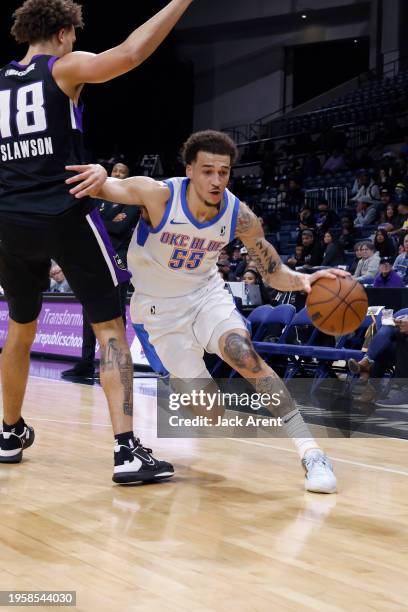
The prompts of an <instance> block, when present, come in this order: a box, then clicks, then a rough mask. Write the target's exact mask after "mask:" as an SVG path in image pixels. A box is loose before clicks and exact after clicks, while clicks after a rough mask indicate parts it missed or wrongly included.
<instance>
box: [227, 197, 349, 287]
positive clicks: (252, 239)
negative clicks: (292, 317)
mask: <svg viewBox="0 0 408 612" xmlns="http://www.w3.org/2000/svg"><path fill="white" fill-rule="evenodd" d="M235 235H236V237H237V238H239V239H240V240H241V241H242V242H243V243H244V245H245V246H246V248H247V249H248V255H249V259H250V260H251V259H252V260H253V261H254V262H255V263H256V267H257V268H258V271H259V273H260V274H261V275H262V278H263V280H264V281H265V283H267V284H268V285H269V286H270V287H273V288H274V289H278V290H279V291H306V293H309V292H310V286H311V284H312V283H314V281H316V280H317V279H318V278H321V277H325V278H334V277H335V276H349V273H348V272H344V271H343V270H321V271H319V272H315V273H314V274H300V273H299V272H295V271H294V270H291V269H290V268H288V267H287V266H285V265H284V264H283V263H282V261H281V258H280V257H279V255H278V253H277V252H276V249H275V248H274V247H273V246H272V245H271V244H270V243H269V242H268V241H267V240H266V239H265V234H264V231H263V228H262V225H261V222H260V221H259V219H258V217H257V216H256V215H255V214H254V213H253V212H252V210H251V209H250V208H248V206H247V205H246V204H244V203H242V202H241V204H240V207H239V212H238V219H237V229H236V232H235Z"/></svg>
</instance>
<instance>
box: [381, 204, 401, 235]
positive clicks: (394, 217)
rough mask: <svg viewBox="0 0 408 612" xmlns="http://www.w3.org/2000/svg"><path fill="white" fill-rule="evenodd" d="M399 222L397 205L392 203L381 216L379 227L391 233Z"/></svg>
mask: <svg viewBox="0 0 408 612" xmlns="http://www.w3.org/2000/svg"><path fill="white" fill-rule="evenodd" d="M398 222H399V219H398V212H397V205H396V204H394V203H390V204H387V207H386V209H385V211H384V212H383V213H382V214H381V219H380V226H379V227H381V228H383V229H385V231H386V232H392V231H394V230H395V229H397V227H396V226H397V224H398Z"/></svg>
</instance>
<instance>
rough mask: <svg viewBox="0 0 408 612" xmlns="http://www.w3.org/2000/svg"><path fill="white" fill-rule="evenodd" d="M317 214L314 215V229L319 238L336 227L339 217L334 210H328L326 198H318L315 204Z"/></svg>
mask: <svg viewBox="0 0 408 612" xmlns="http://www.w3.org/2000/svg"><path fill="white" fill-rule="evenodd" d="M317 210H318V213H317V215H316V229H317V231H318V233H319V234H320V236H323V234H324V232H326V231H327V230H328V229H331V228H332V227H334V226H335V225H338V222H339V217H338V215H337V214H336V213H335V211H334V210H331V209H329V203H328V201H327V200H326V198H320V199H319V202H318V204H317Z"/></svg>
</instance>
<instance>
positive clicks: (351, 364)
mask: <svg viewBox="0 0 408 612" xmlns="http://www.w3.org/2000/svg"><path fill="white" fill-rule="evenodd" d="M347 365H348V369H349V370H350V372H351V373H352V374H363V373H364V374H369V373H370V369H371V361H370V360H369V359H368V358H367V357H363V358H362V359H361V360H360V361H357V360H356V359H349V360H348V362H347Z"/></svg>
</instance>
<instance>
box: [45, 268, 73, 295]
mask: <svg viewBox="0 0 408 612" xmlns="http://www.w3.org/2000/svg"><path fill="white" fill-rule="evenodd" d="M50 279H51V283H50V292H51V293H72V291H71V288H70V286H69V285H68V281H67V280H66V278H65V275H64V273H63V271H62V270H61V268H60V267H59V265H58V264H53V265H52V266H51V270H50Z"/></svg>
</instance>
